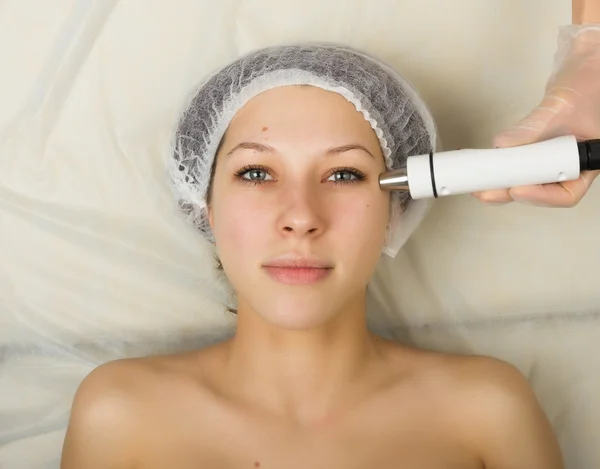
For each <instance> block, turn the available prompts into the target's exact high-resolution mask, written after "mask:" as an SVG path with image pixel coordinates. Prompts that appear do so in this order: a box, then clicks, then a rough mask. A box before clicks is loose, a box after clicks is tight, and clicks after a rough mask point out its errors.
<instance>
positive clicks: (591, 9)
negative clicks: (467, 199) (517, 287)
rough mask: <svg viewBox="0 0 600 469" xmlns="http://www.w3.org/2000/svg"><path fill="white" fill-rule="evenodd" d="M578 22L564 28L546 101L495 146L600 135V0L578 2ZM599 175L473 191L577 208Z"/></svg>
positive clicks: (493, 198) (486, 198) (487, 197)
mask: <svg viewBox="0 0 600 469" xmlns="http://www.w3.org/2000/svg"><path fill="white" fill-rule="evenodd" d="M589 21H594V22H589ZM573 23H574V24H573V25H570V26H564V27H562V28H560V31H559V39H558V50H557V52H556V55H555V61H554V69H553V71H552V74H551V76H550V78H549V80H548V82H547V85H546V92H545V96H544V98H543V99H542V101H541V103H540V104H539V106H538V107H537V108H536V109H534V110H533V111H532V112H531V113H529V115H527V116H526V117H525V118H523V119H522V120H521V121H520V122H518V123H517V124H515V125H514V126H513V127H512V128H510V129H508V130H506V131H504V132H502V133H501V134H499V135H497V136H496V137H495V139H494V146H497V147H511V146H517V145H524V144H527V143H534V142H538V141H542V140H547V139H550V138H553V137H558V136H560V135H567V134H572V135H575V136H576V137H578V138H579V139H594V138H600V0H573ZM579 23H583V24H579ZM598 174H600V171H594V172H584V173H582V174H581V177H580V178H579V179H578V180H576V181H567V182H562V183H556V184H545V185H540V186H525V187H514V188H512V189H510V190H494V191H484V192H478V193H476V194H473V195H474V196H475V197H477V198H478V199H479V200H481V201H483V202H495V203H502V202H504V203H507V202H512V201H517V202H523V203H528V204H535V205H542V206H549V207H572V206H574V205H576V204H577V203H579V201H580V200H581V199H582V197H583V196H584V195H585V194H586V193H587V191H588V189H589V187H590V185H591V184H592V181H593V180H594V179H595V178H596V177H597V176H598Z"/></svg>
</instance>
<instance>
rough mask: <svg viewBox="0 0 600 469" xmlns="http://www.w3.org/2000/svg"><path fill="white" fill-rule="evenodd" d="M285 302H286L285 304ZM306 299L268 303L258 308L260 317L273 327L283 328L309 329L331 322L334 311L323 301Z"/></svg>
mask: <svg viewBox="0 0 600 469" xmlns="http://www.w3.org/2000/svg"><path fill="white" fill-rule="evenodd" d="M286 303H287V304H286ZM309 303H310V302H307V301H296V302H293V301H290V302H280V303H279V304H277V305H274V304H270V305H269V307H268V308H265V309H262V310H260V312H259V313H258V314H259V315H260V316H261V318H262V319H263V320H264V321H265V322H267V323H269V324H270V325H271V326H273V327H277V328H280V329H284V330H295V331H301V330H311V329H318V328H320V327H322V326H324V325H326V324H327V323H329V322H331V320H332V319H333V317H334V314H332V312H333V311H335V309H334V308H332V307H331V306H329V307H327V306H326V305H324V304H323V301H319V302H314V304H312V305H311V304H309Z"/></svg>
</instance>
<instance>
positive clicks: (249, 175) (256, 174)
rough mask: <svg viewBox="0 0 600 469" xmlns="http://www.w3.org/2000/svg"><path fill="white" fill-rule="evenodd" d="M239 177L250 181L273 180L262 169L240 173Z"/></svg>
mask: <svg viewBox="0 0 600 469" xmlns="http://www.w3.org/2000/svg"><path fill="white" fill-rule="evenodd" d="M241 177H242V178H243V179H247V180H250V181H268V180H270V179H273V178H272V177H271V176H269V173H267V172H266V171H265V170H264V169H250V170H248V171H245V172H244V173H242V174H241Z"/></svg>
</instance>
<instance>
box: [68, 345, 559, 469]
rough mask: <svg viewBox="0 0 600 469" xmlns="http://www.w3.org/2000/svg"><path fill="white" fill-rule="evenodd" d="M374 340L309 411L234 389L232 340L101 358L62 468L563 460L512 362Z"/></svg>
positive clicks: (443, 467) (432, 465)
mask: <svg viewBox="0 0 600 469" xmlns="http://www.w3.org/2000/svg"><path fill="white" fill-rule="evenodd" d="M373 340H374V344H375V347H376V350H377V353H376V354H374V356H373V358H372V364H371V365H370V369H372V370H373V371H372V372H371V373H370V376H369V377H368V378H367V379H365V380H364V381H362V382H360V383H356V384H355V385H354V386H349V387H348V388H347V389H346V390H345V391H344V392H343V393H340V395H338V396H336V401H337V402H336V404H335V405H333V406H332V407H331V408H329V409H328V410H327V412H324V413H323V414H321V415H318V416H315V417H313V418H311V419H306V420H303V421H300V420H299V419H298V418H296V417H295V416H293V415H290V414H289V413H286V412H284V411H279V412H276V411H273V410H271V409H269V408H268V407H267V406H265V405H260V404H259V403H257V402H254V401H252V400H249V399H244V398H243V397H240V396H239V395H237V393H236V392H235V389H232V388H231V387H230V384H229V383H228V382H227V379H226V378H224V373H223V370H224V369H227V363H228V357H229V354H230V353H231V343H230V342H229V343H224V344H220V345H217V346H215V347H212V348H209V349H206V350H203V351H199V352H194V353H188V354H181V355H172V356H163V357H151V358H143V359H133V360H122V361H117V362H113V363H109V364H107V365H104V366H102V367H100V368H98V369H96V370H95V371H94V372H93V373H92V374H90V375H89V376H88V378H87V379H86V381H85V382H84V383H83V385H82V387H81V388H80V390H79V392H78V396H77V399H76V401H75V404H74V408H73V415H74V417H73V420H72V421H71V424H70V428H69V435H68V437H67V439H66V443H65V457H64V458H63V462H62V468H63V469H70V468H76V467H77V468H81V467H86V468H88V469H95V468H103V469H109V468H115V469H117V468H119V469H121V468H123V469H125V468H128V469H129V468H131V469H133V468H136V469H137V468H144V469H163V468H169V469H171V468H172V469H188V468H189V469H198V468H211V469H212V468H214V469H221V468H223V469H229V468H231V469H234V468H235V469H237V468H256V467H260V468H264V469H270V468H289V469H295V468H299V469H300V468H321V467H323V468H331V469H336V468H340V469H348V468H371V467H379V468H382V469H387V468H390V469H391V468H398V467H419V468H427V469H437V468H439V469H453V468H457V469H459V468H460V469H469V468H473V469H475V468H477V469H481V468H487V469H495V468H497V469H503V468H506V469H509V468H510V469H520V468H523V469H526V468H527V469H537V468H539V469H542V468H543V469H559V468H562V467H563V466H562V461H561V456H560V453H559V450H558V447H557V445H556V442H555V440H554V438H553V436H552V430H551V429H550V426H549V424H548V422H547V421H546V418H545V416H544V414H543V413H542V411H541V409H540V407H539V405H538V404H537V402H536V400H535V397H534V396H533V394H532V393H531V390H530V389H529V386H528V384H527V382H526V381H525V379H524V378H523V377H522V376H521V374H520V373H519V372H518V371H517V370H515V369H514V368H513V367H511V366H510V365H507V364H506V363H503V362H500V361H497V360H494V359H491V358H487V357H460V356H452V355H441V354H435V353H429V352H424V351H418V350H415V349H408V348H405V347H402V346H400V345H398V344H394V343H390V342H386V341H383V340H381V339H377V338H375V339H373Z"/></svg>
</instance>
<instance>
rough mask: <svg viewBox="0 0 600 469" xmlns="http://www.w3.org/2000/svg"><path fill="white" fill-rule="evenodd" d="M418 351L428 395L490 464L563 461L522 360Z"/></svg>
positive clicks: (559, 465)
mask: <svg viewBox="0 0 600 469" xmlns="http://www.w3.org/2000/svg"><path fill="white" fill-rule="evenodd" d="M415 357H418V358H416V359H415V366H414V370H415V371H414V373H415V376H416V378H415V379H416V380H417V381H418V382H419V383H421V384H422V386H419V387H420V388H422V389H424V392H423V396H429V397H430V398H431V402H432V403H433V406H435V407H436V408H437V410H438V411H439V412H440V413H444V414H446V415H447V417H448V418H447V421H448V422H453V423H452V427H453V429H454V431H456V432H462V434H463V436H464V440H465V441H469V442H470V444H472V445H473V446H474V448H476V451H477V452H478V453H479V454H481V458H482V460H483V462H484V463H485V467H515V468H521V467H523V468H526V467H548V468H553V469H554V468H556V469H558V468H562V467H563V466H562V459H561V454H560V449H559V446H558V443H557V440H556V437H555V435H554V433H553V429H552V427H551V425H550V422H549V420H548V419H547V417H546V415H545V413H544V411H543V409H542V406H541V405H540V403H539V401H538V399H537V396H536V394H535V391H534V390H533V388H532V386H531V385H530V383H529V381H528V380H527V378H526V376H525V375H524V374H523V373H522V372H521V371H520V370H519V369H518V368H517V367H516V366H514V365H512V364H510V363H508V362H506V361H503V360H500V359H497V358H493V357H487V356H480V355H454V354H441V353H432V352H420V353H416V355H415ZM507 448H513V450H511V451H507Z"/></svg>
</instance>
